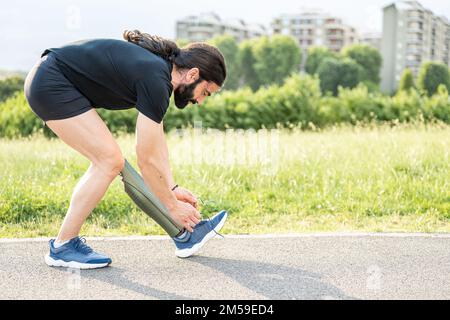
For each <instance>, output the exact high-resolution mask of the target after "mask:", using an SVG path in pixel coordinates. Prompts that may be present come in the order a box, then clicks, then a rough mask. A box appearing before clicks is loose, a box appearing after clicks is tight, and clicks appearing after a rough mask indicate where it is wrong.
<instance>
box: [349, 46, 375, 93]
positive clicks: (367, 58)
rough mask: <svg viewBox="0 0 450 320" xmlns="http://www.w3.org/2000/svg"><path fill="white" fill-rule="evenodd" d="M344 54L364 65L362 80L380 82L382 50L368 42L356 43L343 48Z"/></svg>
mask: <svg viewBox="0 0 450 320" xmlns="http://www.w3.org/2000/svg"><path fill="white" fill-rule="evenodd" d="M342 56H344V57H346V58H351V59H353V60H355V61H356V62H357V63H358V64H359V65H360V66H361V67H362V74H361V80H362V81H370V82H373V83H375V84H377V85H378V84H379V83H380V70H381V64H382V60H383V59H382V57H381V54H380V52H379V51H378V50H377V49H375V48H372V47H371V46H369V45H366V44H355V45H351V46H348V47H345V48H344V49H342Z"/></svg>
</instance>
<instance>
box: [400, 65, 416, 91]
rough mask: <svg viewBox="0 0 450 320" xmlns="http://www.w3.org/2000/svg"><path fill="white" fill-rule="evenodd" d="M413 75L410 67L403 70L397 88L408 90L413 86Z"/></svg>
mask: <svg viewBox="0 0 450 320" xmlns="http://www.w3.org/2000/svg"><path fill="white" fill-rule="evenodd" d="M415 87H416V85H415V84H414V75H413V73H412V71H411V69H409V68H407V69H405V71H403V74H402V78H401V79H400V85H399V89H398V90H400V91H409V90H411V89H413V88H415Z"/></svg>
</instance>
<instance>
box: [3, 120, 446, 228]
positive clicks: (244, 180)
mask: <svg viewBox="0 0 450 320" xmlns="http://www.w3.org/2000/svg"><path fill="white" fill-rule="evenodd" d="M193 135H194V133H193V131H189V132H187V134H186V135H185V136H184V137H180V136H179V135H178V134H176V133H175V132H172V133H171V134H169V137H168V143H169V148H170V150H171V162H172V167H173V172H174V176H175V180H176V182H177V183H179V184H180V185H181V186H184V187H186V188H188V189H190V190H191V191H193V192H194V193H196V194H197V195H198V196H200V197H201V198H202V199H204V200H205V201H206V203H205V205H204V206H203V207H202V213H203V215H204V216H209V215H211V214H213V213H214V212H216V211H218V210H221V209H228V210H229V212H230V217H229V220H228V222H227V224H226V225H225V227H224V229H223V232H224V233H230V234H262V233H294V232H331V231H333V232H340V231H346V232H352V231H369V232H450V161H449V152H450V127H449V126H443V125H439V126H438V125H433V126H424V125H416V126H415V127H413V126H403V125H402V126H396V127H393V128H391V127H389V126H381V127H372V128H370V127H369V128H362V127H341V128H333V129H327V130H326V131H322V132H301V131H296V130H293V131H285V130H282V131H277V136H275V138H276V139H275V140H274V141H275V146H276V148H275V147H273V149H270V148H269V149H268V152H269V161H271V162H268V163H266V164H264V163H263V164H261V163H259V164H258V161H253V162H252V159H253V160H254V159H255V158H254V157H255V151H252V141H253V140H252V138H251V137H249V136H245V137H243V138H242V137H240V136H239V135H237V134H236V133H230V134H229V135H230V136H229V138H230V139H228V140H227V139H225V137H224V135H223V134H215V133H209V134H206V135H203V136H201V137H200V138H198V139H197V140H192V136H193ZM117 139H118V142H119V145H120V146H121V148H122V151H123V154H124V155H125V157H126V158H127V159H128V160H130V161H131V162H132V163H133V164H134V165H135V164H136V157H135V154H134V145H133V144H134V136H120V137H118V138H117ZM277 141H278V142H277ZM267 145H270V144H267ZM264 146H266V144H264ZM243 148H244V149H243ZM238 150H241V152H240V153H238ZM225 151H226V152H225ZM270 152H271V153H270ZM252 157H253V158H252ZM217 159H222V161H218V160H217ZM261 159H263V158H261ZM274 161H275V162H274ZM88 165H89V162H88V161H87V160H86V159H85V158H83V157H82V156H81V155H79V154H77V153H76V152H75V151H73V150H71V149H70V148H69V147H67V146H66V145H65V144H64V143H62V142H61V141H60V140H51V141H49V140H46V139H45V138H42V137H40V136H35V137H32V138H28V139H21V140H0V166H1V169H2V170H1V173H0V237H37V236H55V235H56V234H57V232H58V229H59V226H60V224H61V222H62V219H63V218H64V215H65V212H66V210H67V207H68V204H69V201H70V196H71V193H72V190H73V188H74V187H75V185H76V183H77V181H78V179H79V178H80V177H81V176H82V175H83V173H84V172H85V170H86V169H87V167H88ZM82 234H83V235H88V236H119V235H154V234H164V231H163V230H162V229H161V228H160V227H159V226H157V225H156V224H155V223H154V222H153V221H152V220H150V219H149V218H148V217H147V216H146V215H145V214H144V213H142V212H141V211H140V210H139V209H137V207H136V206H135V205H134V204H133V203H132V202H131V200H130V199H129V198H128V197H127V195H126V194H125V193H124V191H123V187H122V182H121V181H120V179H119V178H117V179H116V180H115V181H114V182H113V184H112V185H111V187H110V188H109V190H108V192H107V194H106V196H105V198H104V199H103V200H102V201H101V203H100V204H99V205H98V207H97V208H96V209H95V210H94V212H93V214H92V215H91V216H90V217H89V219H88V221H87V223H86V224H85V226H84V227H83V230H82Z"/></svg>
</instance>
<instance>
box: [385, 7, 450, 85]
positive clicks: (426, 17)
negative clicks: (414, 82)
mask: <svg viewBox="0 0 450 320" xmlns="http://www.w3.org/2000/svg"><path fill="white" fill-rule="evenodd" d="M449 30H450V23H449V21H448V19H447V18H445V17H441V16H437V15H435V14H434V13H433V12H432V11H431V10H428V9H426V8H424V7H423V6H422V5H421V4H420V3H419V2H417V1H396V2H394V3H392V4H391V5H388V6H386V7H384V8H383V37H382V43H381V52H382V56H383V67H382V71H381V89H382V90H383V91H384V92H388V93H391V92H394V91H395V90H396V89H397V88H398V84H399V81H400V79H401V76H402V73H403V71H404V70H405V69H406V68H410V69H411V70H412V71H413V73H414V75H415V76H417V74H418V72H419V69H420V66H421V65H422V63H423V62H426V61H439V62H443V63H446V64H447V65H450V59H449V58H450V31H449Z"/></svg>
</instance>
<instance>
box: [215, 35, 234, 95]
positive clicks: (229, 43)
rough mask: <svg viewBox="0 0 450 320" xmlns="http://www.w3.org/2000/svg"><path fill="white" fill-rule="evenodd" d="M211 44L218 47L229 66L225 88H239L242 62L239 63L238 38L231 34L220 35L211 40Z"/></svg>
mask: <svg viewBox="0 0 450 320" xmlns="http://www.w3.org/2000/svg"><path fill="white" fill-rule="evenodd" d="M209 43H210V44H212V45H213V46H215V47H217V48H218V49H219V50H220V52H221V53H222V54H223V56H224V58H225V64H226V66H227V79H226V80H225V84H224V88H225V89H228V90H235V89H237V88H239V79H240V77H241V75H240V69H241V68H240V64H239V55H238V54H239V47H238V44H237V41H236V39H235V38H234V37H233V36H230V35H223V36H218V37H215V38H213V39H211V40H210V41H209Z"/></svg>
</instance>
